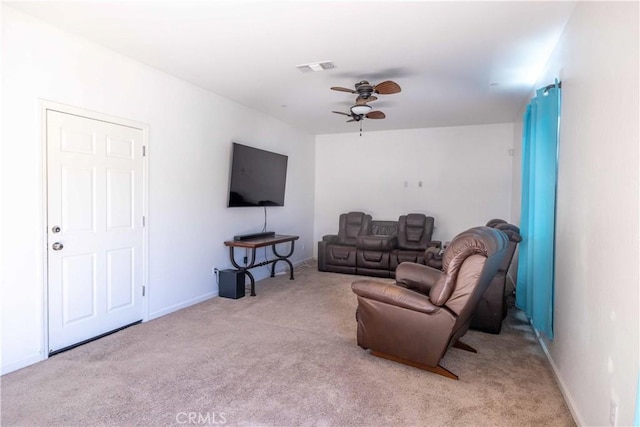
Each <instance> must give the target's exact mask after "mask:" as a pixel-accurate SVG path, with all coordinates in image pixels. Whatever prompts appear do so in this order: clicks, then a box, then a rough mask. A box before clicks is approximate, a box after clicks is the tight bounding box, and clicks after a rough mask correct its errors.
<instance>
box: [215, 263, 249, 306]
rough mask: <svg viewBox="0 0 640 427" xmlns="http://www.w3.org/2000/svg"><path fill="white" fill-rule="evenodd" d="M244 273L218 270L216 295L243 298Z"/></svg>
mask: <svg viewBox="0 0 640 427" xmlns="http://www.w3.org/2000/svg"><path fill="white" fill-rule="evenodd" d="M244 276H245V274H244V271H238V270H220V273H219V279H220V280H219V282H218V286H219V290H218V295H219V296H221V297H224V298H233V299H238V298H242V297H243V296H244Z"/></svg>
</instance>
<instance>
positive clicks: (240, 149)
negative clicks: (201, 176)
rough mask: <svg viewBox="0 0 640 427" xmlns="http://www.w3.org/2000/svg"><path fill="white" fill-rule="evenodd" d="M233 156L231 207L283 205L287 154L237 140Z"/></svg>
mask: <svg viewBox="0 0 640 427" xmlns="http://www.w3.org/2000/svg"><path fill="white" fill-rule="evenodd" d="M231 156H232V157H231V178H230V180H229V204H228V206H229V207H230V208H236V207H243V206H284V190H285V184H286V181H287V160H288V157H287V156H285V155H283V154H278V153H272V152H271V151H265V150H260V149H259V148H254V147H249V146H246V145H242V144H237V143H235V142H234V143H233V151H232V154H231Z"/></svg>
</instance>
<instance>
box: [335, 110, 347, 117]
mask: <svg viewBox="0 0 640 427" xmlns="http://www.w3.org/2000/svg"><path fill="white" fill-rule="evenodd" d="M332 113H336V114H342V115H343V116H349V117H351V114H347V113H343V112H342V111H332Z"/></svg>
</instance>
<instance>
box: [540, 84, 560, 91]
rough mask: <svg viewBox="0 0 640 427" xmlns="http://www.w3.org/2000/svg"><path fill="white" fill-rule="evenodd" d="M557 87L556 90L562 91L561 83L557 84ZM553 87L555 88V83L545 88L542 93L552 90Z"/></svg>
mask: <svg viewBox="0 0 640 427" xmlns="http://www.w3.org/2000/svg"><path fill="white" fill-rule="evenodd" d="M557 85H558V89H562V82H558V83H557ZM554 87H556V83H554V84H551V85H548V86H545V87H544V89H543V91H544V93H547V92H549V89H553V88H554Z"/></svg>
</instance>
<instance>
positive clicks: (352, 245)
mask: <svg viewBox="0 0 640 427" xmlns="http://www.w3.org/2000/svg"><path fill="white" fill-rule="evenodd" d="M369 234H371V215H369V214H365V213H364V212H349V213H346V214H344V213H343V214H341V215H340V219H339V223H338V234H337V235H335V234H329V235H326V236H323V237H322V240H321V241H320V242H318V271H333V272H336V273H347V274H356V242H357V238H358V236H367V235H369Z"/></svg>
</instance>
